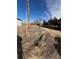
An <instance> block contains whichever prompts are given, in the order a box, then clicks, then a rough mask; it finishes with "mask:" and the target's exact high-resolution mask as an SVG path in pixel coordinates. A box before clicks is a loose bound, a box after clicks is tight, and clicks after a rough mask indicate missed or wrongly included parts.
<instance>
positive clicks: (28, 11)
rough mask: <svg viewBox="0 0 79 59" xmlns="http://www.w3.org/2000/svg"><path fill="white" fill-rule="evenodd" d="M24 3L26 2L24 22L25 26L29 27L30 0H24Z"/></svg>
mask: <svg viewBox="0 0 79 59" xmlns="http://www.w3.org/2000/svg"><path fill="white" fill-rule="evenodd" d="M26 4H27V10H26V12H27V22H26V23H27V24H26V28H27V29H30V0H26Z"/></svg>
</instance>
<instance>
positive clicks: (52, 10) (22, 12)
mask: <svg viewBox="0 0 79 59" xmlns="http://www.w3.org/2000/svg"><path fill="white" fill-rule="evenodd" d="M26 10H27V7H26V0H17V17H18V18H20V19H21V20H23V21H27V12H26ZM54 16H55V17H57V18H60V17H61V0H30V22H33V21H34V20H37V19H45V20H47V19H49V18H50V17H52V18H53V17H54Z"/></svg>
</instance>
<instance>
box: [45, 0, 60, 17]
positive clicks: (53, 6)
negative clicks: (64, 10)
mask: <svg viewBox="0 0 79 59" xmlns="http://www.w3.org/2000/svg"><path fill="white" fill-rule="evenodd" d="M45 4H46V8H47V11H48V12H49V13H50V14H51V17H54V16H56V17H57V18H60V17H61V0H45Z"/></svg>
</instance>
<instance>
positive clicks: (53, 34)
mask: <svg viewBox="0 0 79 59" xmlns="http://www.w3.org/2000/svg"><path fill="white" fill-rule="evenodd" d="M41 28H42V29H44V30H46V31H47V32H49V33H50V34H51V35H52V36H54V37H61V32H60V31H58V30H53V29H48V28H44V27H41Z"/></svg>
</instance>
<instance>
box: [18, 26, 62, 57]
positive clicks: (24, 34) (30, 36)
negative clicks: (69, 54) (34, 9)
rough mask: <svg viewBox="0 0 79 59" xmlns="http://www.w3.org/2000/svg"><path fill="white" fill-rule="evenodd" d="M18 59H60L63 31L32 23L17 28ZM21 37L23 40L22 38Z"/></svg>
mask: <svg viewBox="0 0 79 59" xmlns="http://www.w3.org/2000/svg"><path fill="white" fill-rule="evenodd" d="M17 36H18V37H17V43H18V42H19V43H18V44H17V45H18V46H19V47H18V48H17V51H18V52H19V53H18V59H60V58H61V32H60V31H57V30H53V29H48V28H44V27H39V26H37V25H30V29H27V27H26V26H20V27H18V28H17ZM20 39H21V40H20Z"/></svg>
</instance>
